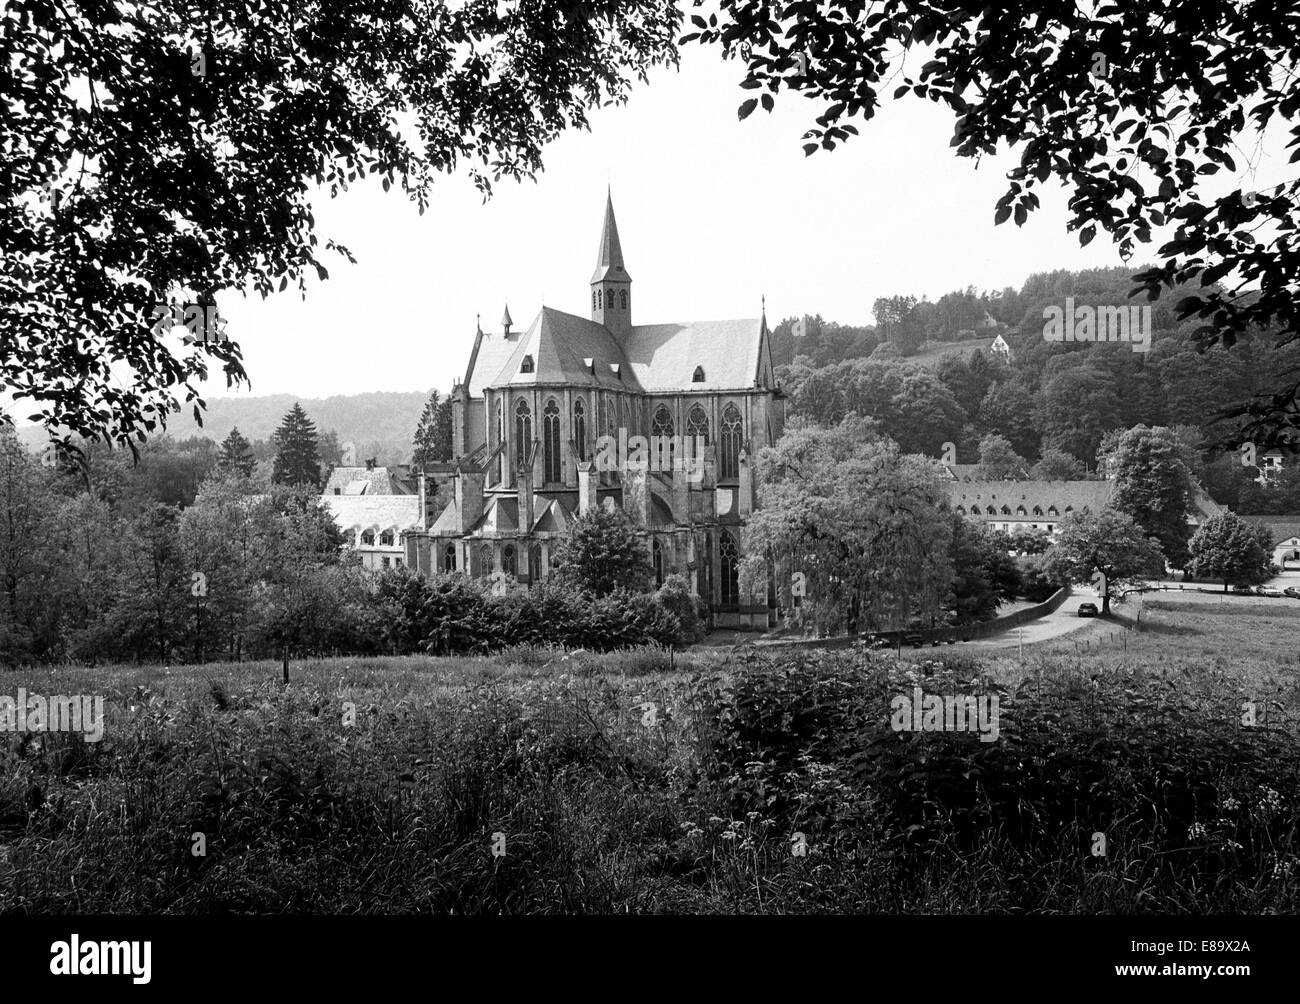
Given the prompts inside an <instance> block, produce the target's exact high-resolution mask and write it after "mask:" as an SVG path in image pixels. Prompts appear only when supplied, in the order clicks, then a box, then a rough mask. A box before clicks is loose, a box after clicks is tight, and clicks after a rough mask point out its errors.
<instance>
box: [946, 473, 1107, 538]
mask: <svg viewBox="0 0 1300 1004" xmlns="http://www.w3.org/2000/svg"><path fill="white" fill-rule="evenodd" d="M1114 487H1115V486H1114V485H1113V484H1112V483H1111V482H1109V481H964V480H963V481H952V482H951V483H950V484H949V485H948V499H949V501H950V502H951V504H952V507H953V509H954V510H955V511H956V512H958V513H960V514H961V515H963V516H970V517H971V518H973V519H978V520H980V521H981V522H983V523H986V524H988V526H989V528H990V529H993V530H1002V531H1003V532H1005V533H1020V532H1023V531H1026V530H1043V531H1045V532H1046V533H1048V534H1052V535H1055V533H1056V529H1057V526H1058V524H1059V523H1060V521H1061V520H1062V519H1063V518H1064V517H1065V516H1067V515H1068V514H1069V513H1072V512H1082V511H1084V510H1091V511H1093V512H1097V511H1099V510H1101V509H1104V508H1105V507H1106V505H1107V503H1109V502H1110V496H1111V493H1112V492H1113V491H1114Z"/></svg>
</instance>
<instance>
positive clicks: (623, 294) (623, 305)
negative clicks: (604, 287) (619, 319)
mask: <svg viewBox="0 0 1300 1004" xmlns="http://www.w3.org/2000/svg"><path fill="white" fill-rule="evenodd" d="M618 309H619V310H627V290H626V289H620V290H619V291H618Z"/></svg>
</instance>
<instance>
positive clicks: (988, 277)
mask: <svg viewBox="0 0 1300 1004" xmlns="http://www.w3.org/2000/svg"><path fill="white" fill-rule="evenodd" d="M741 78H742V70H741V66H740V64H737V63H724V62H723V61H722V60H721V59H720V57H719V54H718V52H716V51H714V50H705V49H701V48H699V47H698V46H688V47H687V52H686V54H685V56H684V58H683V61H682V65H681V68H680V70H671V69H662V70H659V71H657V72H655V73H654V74H652V76H651V79H650V82H649V84H648V85H641V86H638V87H637V88H636V90H635V91H634V93H633V95H632V98H631V100H630V102H629V103H628V104H626V105H622V106H615V107H610V108H605V109H600V110H598V111H596V112H593V113H592V115H591V130H590V132H570V133H567V134H565V135H564V136H562V137H561V138H560V139H558V140H557V141H556V142H555V143H553V144H552V145H551V146H549V147H548V148H547V149H546V151H545V155H544V164H545V170H544V173H543V174H542V175H541V176H539V179H538V181H537V182H536V183H535V184H534V183H527V182H526V183H524V184H522V185H517V184H514V183H513V182H503V183H502V184H501V185H500V186H499V187H498V188H497V190H496V192H495V194H494V196H493V197H492V199H491V200H490V201H489V202H487V203H486V204H484V203H483V202H482V199H481V197H480V196H479V194H478V193H477V192H476V191H475V189H474V187H473V185H472V184H471V183H470V182H469V180H468V179H467V178H466V177H464V176H455V177H449V178H445V179H444V180H442V181H440V182H439V183H438V184H436V185H435V187H434V192H433V200H432V205H431V207H430V209H429V211H428V212H426V213H425V215H424V216H420V215H419V213H418V212H417V211H416V208H415V206H414V204H413V203H410V202H408V201H407V200H406V198H405V196H404V195H402V194H401V193H400V192H398V191H396V190H394V191H392V192H390V193H384V192H382V191H381V189H380V187H379V185H378V183H375V184H373V185H367V186H364V187H363V186H353V187H352V189H351V190H350V191H349V192H348V193H341V194H340V197H339V198H338V199H336V200H330V199H329V198H328V193H326V192H323V193H322V194H321V197H320V199H319V200H318V202H317V204H316V206H315V215H316V219H317V223H318V227H319V231H318V232H319V233H320V235H321V236H322V238H323V237H324V236H330V237H333V238H335V239H337V240H339V241H341V242H342V243H343V244H345V245H346V246H348V247H349V248H350V249H351V250H352V252H353V253H354V254H355V255H356V257H357V259H358V264H357V265H355V266H352V265H348V264H347V263H346V261H344V260H343V259H341V258H339V259H336V260H334V261H330V260H329V259H328V258H327V259H326V265H327V267H328V268H329V270H330V280H329V281H328V282H325V283H315V282H313V283H312V284H310V285H309V287H308V294H307V299H306V302H303V300H302V299H301V296H300V294H298V293H296V292H295V291H294V290H292V289H290V290H288V291H286V292H285V293H282V294H279V295H277V296H273V297H272V298H271V299H269V300H266V301H261V300H250V301H244V300H241V299H240V298H238V297H237V296H236V297H234V298H232V299H227V300H225V301H224V302H222V304H221V306H222V311H223V314H224V315H225V316H226V317H227V318H228V321H229V327H228V329H227V330H228V331H229V332H230V334H231V335H232V336H233V337H235V338H236V339H238V340H239V341H240V342H241V344H242V346H243V350H244V358H245V362H246V366H247V369H248V372H249V374H250V376H251V378H252V388H251V391H247V392H245V393H252V394H256V395H262V394H273V393H292V394H296V395H298V396H300V397H324V396H328V395H331V394H349V393H359V392H363V391H380V390H382V391H408V390H426V389H428V388H430V387H438V388H440V389H442V390H446V389H448V388H450V386H451V383H452V380H453V379H454V378H455V377H456V376H458V375H463V374H464V370H465V365H466V362H467V360H468V355H469V351H470V347H471V345H472V341H473V335H474V316H475V314H476V313H481V314H482V316H483V325H484V328H485V329H488V330H499V322H500V318H501V311H502V307H503V306H504V305H505V304H506V303H509V306H510V312H511V314H512V316H513V318H514V321H515V326H516V328H524V327H526V326H528V325H529V324H530V323H531V321H532V320H533V318H534V317H535V316H536V314H537V312H538V310H539V308H540V306H541V305H542V304H543V303H545V304H547V305H548V306H551V307H555V308H558V309H561V310H567V311H570V312H572V313H575V314H580V315H586V314H587V313H588V312H589V301H588V295H589V287H588V285H587V283H588V280H589V279H590V277H591V272H592V268H593V266H594V263H595V255H596V245H597V241H598V238H599V235H600V223H601V217H602V212H603V209H604V203H605V187H606V185H607V184H609V185H612V188H613V196H614V208H615V211H616V214H617V218H618V225H619V232H620V236H621V237H622V243H623V251H624V255H625V259H626V262H627V268H628V271H629V272H630V273H631V275H632V278H633V282H634V287H633V288H634V290H635V293H636V296H635V300H634V303H635V304H636V306H635V309H634V313H633V321H634V323H655V322H667V321H683V320H691V319H700V320H704V319H716V318H729V317H754V316H757V315H758V312H759V309H760V296H761V295H763V294H766V296H767V307H768V319H769V321H770V322H771V323H773V324H775V323H776V322H777V321H779V320H780V319H781V318H782V317H784V316H787V315H796V314H803V313H810V314H811V313H820V314H821V315H822V316H823V317H824V318H826V319H827V320H834V321H839V322H841V323H845V324H865V323H871V320H872V318H871V305H872V303H873V301H874V300H875V299H876V297H878V296H886V295H891V294H895V293H900V294H908V293H910V294H913V295H915V296H917V297H920V296H921V295H922V294H926V295H928V296H929V297H930V299H936V298H937V297H939V296H940V295H942V294H943V293H945V292H948V291H950V290H952V289H957V288H962V287H965V286H967V285H974V286H975V287H976V288H977V289H995V288H996V289H1000V288H1002V287H1004V286H1015V287H1019V286H1020V284H1021V283H1022V282H1023V281H1024V279H1025V278H1026V277H1027V276H1028V275H1030V274H1031V273H1033V272H1039V271H1047V270H1051V269H1055V268H1069V269H1080V268H1088V267H1095V266H1109V265H1118V264H1122V262H1121V261H1120V258H1119V254H1118V252H1117V250H1116V249H1115V248H1114V247H1113V246H1111V245H1110V244H1109V242H1108V241H1107V240H1106V239H1105V235H1104V234H1103V235H1101V236H1099V237H1098V239H1097V240H1095V241H1094V242H1093V243H1092V245H1091V246H1090V247H1088V248H1086V249H1081V248H1080V247H1079V245H1078V238H1077V235H1076V234H1067V233H1066V232H1065V229H1064V223H1065V220H1066V211H1065V204H1066V197H1065V194H1064V192H1062V191H1061V190H1060V189H1051V188H1047V189H1040V190H1039V194H1040V198H1041V199H1042V201H1043V206H1042V208H1041V209H1040V210H1039V211H1038V212H1037V213H1034V214H1033V215H1032V216H1031V217H1030V219H1029V222H1028V223H1027V224H1026V225H1025V226H1024V227H1023V228H1021V229H1017V228H1016V227H1015V226H1014V224H1011V223H1008V224H1004V225H1003V226H1000V227H994V225H993V213H994V208H995V203H996V201H997V199H998V197H999V196H1000V195H1001V193H1002V191H1003V186H1004V183H1005V181H1004V175H1005V172H1006V170H1007V169H1008V168H1010V167H1012V166H1014V165H1015V163H1016V162H1017V158H1016V157H1015V156H1014V155H1009V154H1005V153H1004V154H1002V155H1000V156H999V157H998V158H996V159H995V160H986V161H984V162H983V163H980V164H979V165H978V166H977V165H976V164H975V162H973V161H969V160H959V159H957V158H956V157H954V156H953V155H952V152H951V150H950V148H949V141H950V139H951V136H952V116H951V113H949V112H947V111H945V110H943V109H941V108H940V107H939V106H937V105H935V104H932V103H930V102H926V101H921V100H916V99H910V98H908V99H904V100H902V101H900V102H893V101H888V102H886V103H885V105H884V107H883V109H882V111H881V113H880V114H879V115H878V116H877V118H875V119H874V120H872V121H871V122H869V123H862V122H859V123H858V125H859V128H860V129H861V131H862V135H860V136H859V137H857V138H856V139H853V140H851V141H850V142H849V143H848V144H847V145H845V146H841V147H839V148H838V149H836V150H835V151H832V152H830V153H827V152H825V151H821V152H818V153H816V154H814V155H813V156H812V157H805V156H804V154H803V150H802V147H801V142H800V140H801V136H802V134H803V131H804V130H805V129H806V128H808V126H809V125H811V124H812V118H813V117H814V116H815V115H816V114H817V113H818V112H819V111H820V108H819V106H818V105H816V104H813V103H811V102H809V101H808V100H806V99H804V98H801V97H798V96H792V95H782V96H781V97H779V98H778V100H777V104H776V110H775V112H774V113H772V114H770V115H769V114H766V113H764V112H763V111H762V109H761V108H760V109H758V110H757V111H755V112H754V114H753V115H751V116H750V117H749V118H748V119H747V120H746V121H744V122H739V121H738V120H737V117H736V109H737V107H738V105H739V104H740V102H741V100H742V99H743V98H744V97H746V96H747V95H748V92H743V91H741V90H740V88H739V87H738V84H739V81H740V80H741ZM888 90H890V89H887V92H888ZM1243 159H1244V158H1243ZM1284 167H1285V162H1284V159H1283V160H1279V161H1277V162H1276V163H1274V162H1270V161H1265V163H1264V164H1262V165H1260V166H1259V177H1258V180H1259V182H1260V183H1261V184H1263V183H1264V182H1268V183H1272V182H1274V181H1277V180H1281V179H1280V177H1277V178H1275V177H1273V175H1275V174H1278V172H1279V171H1280V170H1281V169H1283V168H1284ZM1223 173H1224V175H1225V176H1226V175H1227V174H1228V172H1226V171H1225V172H1223ZM1224 180H1225V181H1226V182H1229V183H1231V182H1234V179H1232V178H1229V177H1225V179H1224ZM1242 180H1245V179H1244V178H1241V179H1235V182H1236V183H1238V184H1239V183H1241V181H1242ZM323 243H324V241H323V239H322V244H323ZM208 391H209V394H210V396H213V397H216V396H224V395H225V394H226V391H225V387H224V381H223V380H222V379H221V378H220V376H219V374H218V377H217V379H213V380H212V381H210V383H209V385H208Z"/></svg>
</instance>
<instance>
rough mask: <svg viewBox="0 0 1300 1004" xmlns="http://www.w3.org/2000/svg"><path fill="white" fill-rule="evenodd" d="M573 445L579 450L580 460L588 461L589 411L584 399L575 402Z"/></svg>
mask: <svg viewBox="0 0 1300 1004" xmlns="http://www.w3.org/2000/svg"><path fill="white" fill-rule="evenodd" d="M573 445H574V446H576V447H577V448H578V459H579V460H586V459H587V409H586V406H585V405H583V403H582V398H577V399H576V400H575V401H574V402H573Z"/></svg>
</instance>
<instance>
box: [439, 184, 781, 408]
mask: <svg viewBox="0 0 1300 1004" xmlns="http://www.w3.org/2000/svg"><path fill="white" fill-rule="evenodd" d="M604 279H611V280H614V279H617V280H619V281H630V280H631V276H630V275H628V273H627V270H626V269H625V268H624V266H623V247H622V244H621V243H620V241H619V236H618V224H617V223H616V222H615V221H614V208H613V203H612V201H611V200H609V199H607V200H606V204H605V222H604V226H603V228H602V231H601V235H600V247H599V249H598V250H597V255H596V271H595V274H594V275H593V276H592V282H593V283H596V282H600V281H602V280H604ZM762 345H763V321H762V319H761V318H745V319H743V320H724V321H687V322H682V323H675V324H641V325H634V326H632V328H631V330H630V331H629V332H627V334H626V335H622V336H618V335H615V334H614V333H613V332H612V331H610V329H609V328H607V327H605V325H603V324H600V323H598V322H596V321H593V320H591V319H590V318H587V317H579V316H577V315H575V314H569V313H566V312H565V311H563V310H556V309H555V308H554V307H547V306H545V305H543V307H542V309H541V310H540V311H538V313H537V317H536V318H535V319H534V320H533V322H532V324H531V325H529V327H528V328H527V330H525V331H523V332H515V333H513V334H511V335H510V336H506V335H505V334H503V333H502V332H500V331H497V332H485V331H482V330H480V331H479V332H478V333H477V334H476V336H475V340H474V349H473V351H472V352H471V353H470V360H469V365H468V366H467V367H466V371H465V381H464V382H465V387H466V389H467V390H468V392H469V394H470V396H471V397H482V396H483V391H484V390H485V389H486V388H488V387H506V386H520V385H524V386H527V385H532V384H568V385H571V386H577V387H608V388H611V389H614V388H617V389H622V390H631V391H634V392H647V393H655V392H670V393H679V392H681V391H693V390H698V391H719V390H744V389H747V388H751V387H753V386H754V385H755V382H756V381H757V378H758V374H759V363H760V355H761V350H762ZM525 356H531V357H532V361H533V366H532V369H531V370H530V371H529V372H526V373H525V372H522V365H523V362H524V357H525ZM697 367H703V369H704V380H703V381H702V382H701V383H695V382H694V381H693V379H692V377H693V376H694V375H695V370H696V368H697ZM616 368H617V369H616Z"/></svg>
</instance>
